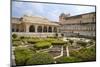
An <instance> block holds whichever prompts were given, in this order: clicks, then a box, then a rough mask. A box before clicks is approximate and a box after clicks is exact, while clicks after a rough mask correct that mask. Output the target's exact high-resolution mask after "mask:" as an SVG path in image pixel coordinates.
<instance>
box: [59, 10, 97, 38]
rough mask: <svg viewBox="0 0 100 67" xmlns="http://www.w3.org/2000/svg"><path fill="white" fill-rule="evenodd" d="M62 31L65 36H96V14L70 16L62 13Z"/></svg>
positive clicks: (60, 18) (60, 19)
mask: <svg viewBox="0 0 100 67" xmlns="http://www.w3.org/2000/svg"><path fill="white" fill-rule="evenodd" d="M59 23H60V25H61V27H60V30H61V33H63V34H64V36H80V37H81V36H84V37H95V36H96V13H95V12H91V13H85V14H81V15H75V16H70V14H64V13H62V14H61V15H60V16H59Z"/></svg>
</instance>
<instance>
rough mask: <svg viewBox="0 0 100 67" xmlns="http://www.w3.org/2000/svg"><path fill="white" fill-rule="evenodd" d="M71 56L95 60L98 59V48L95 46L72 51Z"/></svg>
mask: <svg viewBox="0 0 100 67" xmlns="http://www.w3.org/2000/svg"><path fill="white" fill-rule="evenodd" d="M70 56H73V57H77V58H80V59H82V61H95V60H96V50H95V47H91V48H83V49H80V50H79V51H71V52H70Z"/></svg>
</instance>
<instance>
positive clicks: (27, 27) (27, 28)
mask: <svg viewBox="0 0 100 67" xmlns="http://www.w3.org/2000/svg"><path fill="white" fill-rule="evenodd" d="M29 26H30V25H29V24H26V33H28V32H29Z"/></svg>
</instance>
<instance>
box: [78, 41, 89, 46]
mask: <svg viewBox="0 0 100 67" xmlns="http://www.w3.org/2000/svg"><path fill="white" fill-rule="evenodd" d="M77 44H79V45H81V46H82V47H86V46H87V42H84V41H77Z"/></svg>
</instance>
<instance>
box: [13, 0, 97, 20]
mask: <svg viewBox="0 0 100 67" xmlns="http://www.w3.org/2000/svg"><path fill="white" fill-rule="evenodd" d="M89 12H95V7H93V6H83V5H68V4H66V5H65V4H50V3H49V4H47V3H33V2H17V1H12V16H13V17H22V16H23V15H32V16H40V17H44V18H47V19H49V20H51V21H59V16H60V14H61V13H65V14H68V13H70V15H71V16H73V15H79V14H84V13H89Z"/></svg>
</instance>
